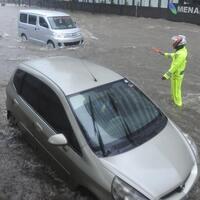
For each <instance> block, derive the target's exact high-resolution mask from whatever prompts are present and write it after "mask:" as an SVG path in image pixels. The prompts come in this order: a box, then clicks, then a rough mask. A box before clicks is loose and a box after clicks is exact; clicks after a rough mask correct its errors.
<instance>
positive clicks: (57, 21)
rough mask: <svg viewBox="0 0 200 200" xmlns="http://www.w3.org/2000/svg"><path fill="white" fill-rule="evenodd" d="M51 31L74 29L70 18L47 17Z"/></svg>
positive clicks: (74, 26)
mask: <svg viewBox="0 0 200 200" xmlns="http://www.w3.org/2000/svg"><path fill="white" fill-rule="evenodd" d="M48 20H49V23H50V25H51V28H52V29H58V30H59V29H72V28H76V24H75V23H74V22H73V20H72V19H71V17H70V16H60V17H48Z"/></svg>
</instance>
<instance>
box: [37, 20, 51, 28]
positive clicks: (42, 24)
mask: <svg viewBox="0 0 200 200" xmlns="http://www.w3.org/2000/svg"><path fill="white" fill-rule="evenodd" d="M39 24H40V26H42V27H45V28H49V26H48V24H47V22H46V20H45V19H44V18H43V17H39Z"/></svg>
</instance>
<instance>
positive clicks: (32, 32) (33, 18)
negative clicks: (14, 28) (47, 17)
mask: <svg viewBox="0 0 200 200" xmlns="http://www.w3.org/2000/svg"><path fill="white" fill-rule="evenodd" d="M27 29H28V33H29V39H30V40H33V41H37V29H38V27H37V15H34V14H29V15H28V25H27Z"/></svg>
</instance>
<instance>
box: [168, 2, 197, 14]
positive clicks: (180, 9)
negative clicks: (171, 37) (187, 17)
mask: <svg viewBox="0 0 200 200" xmlns="http://www.w3.org/2000/svg"><path fill="white" fill-rule="evenodd" d="M168 8H169V10H170V11H171V13H172V14H173V15H177V14H179V13H183V14H192V15H200V7H199V6H192V5H191V6H190V5H178V4H174V3H169V5H168Z"/></svg>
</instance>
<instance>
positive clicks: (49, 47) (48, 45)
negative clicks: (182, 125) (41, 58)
mask: <svg viewBox="0 0 200 200" xmlns="http://www.w3.org/2000/svg"><path fill="white" fill-rule="evenodd" d="M47 48H48V49H54V48H55V44H54V43H53V42H52V41H48V42H47Z"/></svg>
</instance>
